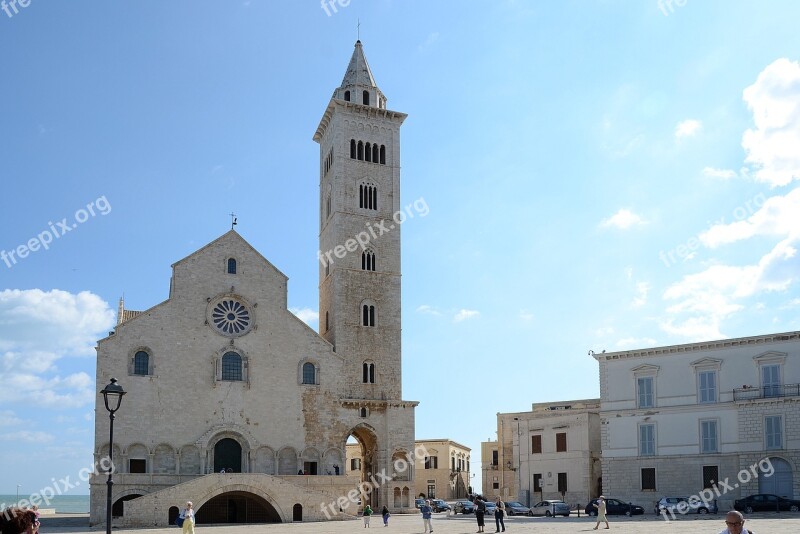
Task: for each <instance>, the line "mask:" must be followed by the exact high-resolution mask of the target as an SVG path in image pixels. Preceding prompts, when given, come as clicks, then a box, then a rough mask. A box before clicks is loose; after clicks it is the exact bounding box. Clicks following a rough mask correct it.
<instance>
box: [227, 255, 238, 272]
mask: <svg viewBox="0 0 800 534" xmlns="http://www.w3.org/2000/svg"><path fill="white" fill-rule="evenodd" d="M228 274H236V260H235V259H233V258H228Z"/></svg>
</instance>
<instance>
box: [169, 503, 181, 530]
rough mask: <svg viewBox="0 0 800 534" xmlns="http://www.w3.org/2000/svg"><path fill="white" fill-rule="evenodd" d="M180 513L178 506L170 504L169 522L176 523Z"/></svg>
mask: <svg viewBox="0 0 800 534" xmlns="http://www.w3.org/2000/svg"><path fill="white" fill-rule="evenodd" d="M179 515H181V511H180V510H178V507H177V506H170V507H169V511H168V512H167V519H168V520H169V524H170V525H174V524H175V520H176V519H178V516H179Z"/></svg>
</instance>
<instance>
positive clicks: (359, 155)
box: [358, 141, 364, 160]
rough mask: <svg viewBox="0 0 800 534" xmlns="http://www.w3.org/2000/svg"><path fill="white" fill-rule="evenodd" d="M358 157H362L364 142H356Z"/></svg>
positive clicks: (361, 158)
mask: <svg viewBox="0 0 800 534" xmlns="http://www.w3.org/2000/svg"><path fill="white" fill-rule="evenodd" d="M358 159H360V160H363V159H364V143H363V142H361V141H359V142H358Z"/></svg>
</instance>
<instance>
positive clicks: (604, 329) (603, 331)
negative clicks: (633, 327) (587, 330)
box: [594, 326, 614, 336]
mask: <svg viewBox="0 0 800 534" xmlns="http://www.w3.org/2000/svg"><path fill="white" fill-rule="evenodd" d="M594 333H595V335H597V336H610V335H611V334H613V333H614V327H613V326H601V327H600V328H598V329H597V330H595V331H594Z"/></svg>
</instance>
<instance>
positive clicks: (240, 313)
mask: <svg viewBox="0 0 800 534" xmlns="http://www.w3.org/2000/svg"><path fill="white" fill-rule="evenodd" d="M253 323H254V317H253V311H252V309H251V307H250V305H248V304H247V303H246V302H245V301H244V300H243V299H242V298H241V297H238V296H225V297H219V298H216V299H214V300H212V301H211V302H210V303H209V306H208V324H209V325H210V326H211V327H212V328H213V329H214V330H216V332H217V333H218V334H220V335H223V336H226V337H240V336H243V335H245V334H247V333H248V332H249V331H250V329H251V328H252V327H253Z"/></svg>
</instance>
